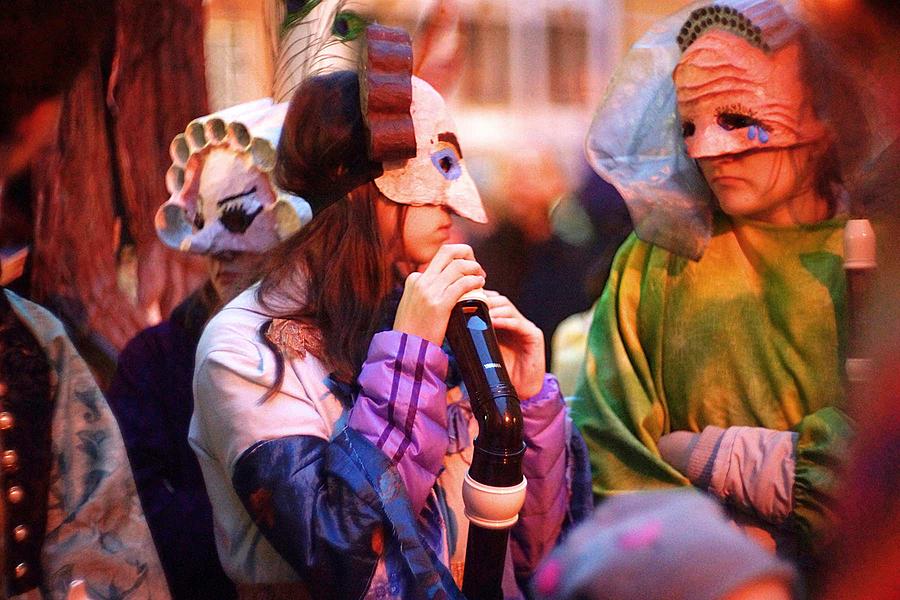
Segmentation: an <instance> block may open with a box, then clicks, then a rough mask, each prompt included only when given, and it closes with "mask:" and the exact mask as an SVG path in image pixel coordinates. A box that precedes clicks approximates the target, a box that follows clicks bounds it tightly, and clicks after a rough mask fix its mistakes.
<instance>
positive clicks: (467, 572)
mask: <svg viewBox="0 0 900 600" xmlns="http://www.w3.org/2000/svg"><path fill="white" fill-rule="evenodd" d="M485 300H486V297H485V296H484V293H483V292H482V291H481V290H476V291H475V292H470V293H469V294H466V295H465V296H463V297H462V299H461V300H460V301H459V302H457V304H456V306H455V307H454V308H453V311H452V312H451V314H450V322H449V324H448V326H447V339H448V340H449V342H450V347H451V348H452V350H453V353H454V354H455V356H456V361H457V363H458V365H459V370H460V373H461V375H462V379H463V383H465V386H466V391H467V392H468V395H469V402H470V404H471V406H472V412H473V413H474V414H475V418H476V419H477V421H478V437H476V438H475V450H474V456H473V458H472V465H471V466H470V467H469V472H468V473H467V474H466V477H465V481H464V483H463V502H464V503H465V511H466V517H467V518H468V519H469V537H468V542H467V544H466V563H465V568H464V571H463V589H462V591H463V594H464V595H465V596H466V598H468V600H500V599H502V597H503V596H502V590H501V582H502V580H503V567H504V564H505V562H506V547H507V542H508V540H509V530H510V528H511V527H512V526H513V525H515V523H516V521H517V520H518V518H519V510H520V509H521V508H522V504H523V503H524V502H525V485H526V483H527V482H526V481H525V477H524V476H523V475H522V457H523V456H524V454H525V442H524V440H523V434H522V411H521V409H520V408H519V398H518V396H516V391H515V389H514V388H513V386H512V383H511V382H510V379H509V374H508V373H507V372H506V367H505V366H504V364H503V357H502V356H501V354H500V347H499V345H498V344H497V337H496V335H495V334H494V329H493V327H492V326H491V318H490V316H489V315H488V307H487V304H486V302H485Z"/></svg>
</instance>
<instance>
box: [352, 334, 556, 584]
mask: <svg viewBox="0 0 900 600" xmlns="http://www.w3.org/2000/svg"><path fill="white" fill-rule="evenodd" d="M447 369H448V358H447V355H446V354H445V353H444V351H443V350H442V349H441V348H439V347H437V346H435V345H434V344H432V343H431V342H428V341H427V340H424V339H421V338H418V337H416V336H414V335H409V334H406V333H400V332H397V331H385V332H381V333H378V334H376V335H375V337H374V338H373V340H372V344H371V345H370V346H369V355H368V357H367V360H366V362H365V364H364V365H363V368H362V370H361V373H360V376H359V384H360V387H361V392H360V394H359V396H358V398H357V400H356V403H355V404H354V406H353V408H352V409H351V411H350V420H349V424H350V427H352V428H353V429H355V430H356V431H358V432H360V433H361V434H363V436H364V437H366V438H367V439H368V440H369V441H371V442H372V443H373V444H375V445H376V446H377V447H378V448H380V449H381V450H382V452H384V453H385V454H386V455H387V456H388V457H389V458H390V459H391V460H392V461H393V462H394V463H395V464H396V465H397V469H398V470H399V472H400V475H401V477H402V478H403V481H404V483H405V484H406V490H407V493H408V495H409V498H410V501H411V503H412V507H413V511H414V512H415V513H417V514H418V513H419V512H420V511H422V509H423V508H424V507H425V505H426V500H427V499H428V497H429V494H430V493H431V490H432V488H433V487H434V485H435V483H436V482H437V480H438V476H439V475H440V474H441V472H442V471H443V470H444V468H445V457H446V455H447V454H449V453H453V452H454V451H458V452H464V451H466V450H467V451H468V452H467V454H469V461H468V462H470V461H471V458H470V456H471V455H470V453H471V444H470V443H468V442H469V440H470V436H466V437H468V439H466V440H464V441H465V442H466V443H464V444H459V443H456V444H454V443H453V440H451V428H452V429H454V432H459V431H460V429H461V428H460V427H459V426H458V423H454V424H453V425H456V426H455V427H451V423H450V419H451V418H452V419H453V420H455V421H457V422H459V421H464V424H465V428H464V430H463V431H464V432H463V433H457V435H456V437H457V438H459V437H463V436H465V433H467V432H468V431H467V430H468V429H469V425H470V423H469V422H470V421H472V420H473V418H472V417H471V412H470V411H469V410H467V409H468V401H467V400H459V401H458V402H456V403H453V402H449V403H448V389H447V385H446V384H445V383H444V380H445V379H446V377H447ZM460 405H464V407H465V408H464V409H463V410H460V408H462V407H461V406H460ZM521 406H522V413H523V416H524V434H525V443H526V451H525V458H524V461H523V472H524V475H525V477H526V479H527V480H528V487H527V492H526V497H525V505H524V506H523V508H522V510H521V512H520V514H519V522H518V523H517V524H516V526H515V527H514V530H513V535H512V538H511V542H512V543H511V550H512V557H513V563H514V566H515V571H516V574H517V575H519V576H520V578H521V577H527V576H528V575H530V573H531V572H533V570H534V569H535V567H537V564H538V563H539V562H540V560H541V559H542V558H543V557H544V556H545V555H546V554H547V553H548V552H549V551H550V549H551V548H552V547H553V544H554V542H555V541H556V539H557V537H558V536H559V533H560V530H561V528H562V523H563V520H564V518H565V515H566V507H567V504H568V500H569V485H568V480H567V477H568V473H567V464H568V463H567V451H566V450H567V440H568V435H567V415H566V411H565V403H564V402H563V399H562V395H561V394H560V392H559V385H558V384H557V382H556V378H555V377H553V376H552V375H546V376H545V378H544V385H543V387H542V388H541V390H540V392H538V394H537V395H535V396H533V397H531V398H527V399H524V400H523V401H522V403H521ZM454 417H455V418H454ZM435 440H448V444H447V445H442V444H439V443H435ZM463 445H464V446H465V447H464V448H461V447H460V446H463Z"/></svg>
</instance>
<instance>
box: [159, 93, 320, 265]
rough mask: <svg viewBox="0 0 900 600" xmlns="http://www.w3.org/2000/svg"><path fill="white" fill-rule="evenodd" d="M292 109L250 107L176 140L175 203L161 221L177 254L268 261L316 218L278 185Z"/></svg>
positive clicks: (170, 178) (263, 104)
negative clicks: (278, 159)
mask: <svg viewBox="0 0 900 600" xmlns="http://www.w3.org/2000/svg"><path fill="white" fill-rule="evenodd" d="M286 109H287V105H286V104H277V105H273V104H272V101H271V99H268V98H267V99H264V100H259V101H255V102H251V103H247V104H242V105H239V106H236V107H233V108H231V109H226V110H225V111H222V112H220V113H217V114H214V115H210V116H208V117H201V118H200V119H197V120H195V121H192V122H191V123H190V124H189V125H188V126H187V129H186V130H185V132H184V133H183V134H180V135H178V136H176V137H175V139H174V140H173V141H172V144H171V147H170V151H171V155H172V160H173V164H172V167H171V168H170V169H169V172H168V174H167V176H166V184H167V186H168V188H169V191H170V192H171V194H172V196H171V197H170V198H169V200H168V202H166V203H165V204H163V205H162V206H161V207H160V208H159V210H158V211H157V213H156V232H157V235H158V236H159V238H160V239H161V240H162V241H163V242H164V243H165V244H166V245H167V246H169V247H171V248H174V249H176V250H182V251H186V252H193V253H198V254H216V253H219V252H225V251H233V252H253V253H262V252H265V251H266V250H268V249H270V248H272V247H273V246H275V245H276V244H277V243H278V242H280V241H281V240H283V239H285V238H287V237H288V236H290V235H292V234H293V233H294V232H296V231H297V230H299V229H300V227H301V226H302V225H304V224H305V223H307V222H309V220H310V219H311V218H312V211H311V209H310V207H309V204H307V202H306V201H305V200H303V199H302V198H299V197H297V196H294V195H292V194H289V193H287V192H285V191H283V190H280V189H278V188H277V187H276V186H275V185H274V183H273V181H272V178H271V171H272V168H273V167H274V166H275V146H276V144H277V143H278V138H279V137H280V135H281V128H282V124H283V123H284V115H285V112H286Z"/></svg>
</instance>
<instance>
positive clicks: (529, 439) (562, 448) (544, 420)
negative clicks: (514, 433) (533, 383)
mask: <svg viewBox="0 0 900 600" xmlns="http://www.w3.org/2000/svg"><path fill="white" fill-rule="evenodd" d="M521 406H522V415H523V417H524V422H525V445H526V449H525V459H524V461H523V465H522V471H523V473H524V475H525V477H526V478H527V479H528V487H527V488H526V495H525V504H524V506H523V507H522V510H521V511H520V512H519V522H518V523H517V524H516V526H515V527H514V528H513V531H512V542H513V543H512V556H513V563H514V564H515V567H516V576H517V577H518V578H522V577H527V576H529V575H530V574H531V573H532V572H533V571H534V569H535V568H537V565H538V563H540V561H541V559H543V558H544V557H545V556H546V555H547V554H548V553H549V552H550V550H551V549H552V548H553V546H554V544H555V543H556V539H557V538H558V537H559V533H560V530H561V528H562V523H563V519H564V518H565V515H566V506H567V503H568V499H569V485H568V481H567V464H568V462H567V454H566V453H567V443H566V442H567V440H568V435H567V433H568V431H570V429H571V425H570V421H569V417H568V415H567V413H566V407H565V403H564V402H563V398H562V394H561V393H560V391H559V383H558V382H557V381H556V377H554V376H553V375H550V374H547V375H545V376H544V385H543V387H542V388H541V391H540V392H538V393H537V395H535V396H533V397H531V398H527V399H525V400H524V401H522V404H521Z"/></svg>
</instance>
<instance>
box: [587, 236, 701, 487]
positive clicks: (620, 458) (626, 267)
mask: <svg viewBox="0 0 900 600" xmlns="http://www.w3.org/2000/svg"><path fill="white" fill-rule="evenodd" d="M649 259H650V248H649V247H648V246H647V245H646V244H644V243H643V242H640V241H639V240H638V239H637V238H636V237H635V236H634V235H633V234H632V235H631V237H629V238H628V239H627V240H626V241H625V243H624V244H623V245H622V247H621V248H620V249H619V252H618V254H617V255H616V258H615V261H614V262H613V266H612V271H611V273H610V278H609V281H608V282H607V285H606V289H605V290H604V292H603V295H602V296H601V297H600V300H599V301H598V303H597V306H596V308H595V311H594V319H593V323H592V324H591V330H590V333H589V334H588V348H587V354H586V358H585V367H584V371H583V373H582V376H581V379H580V382H579V385H578V388H577V391H576V394H575V396H574V397H573V398H571V399H570V404H571V411H572V418H573V420H574V422H575V424H576V425H577V426H578V427H579V428H580V430H581V432H582V435H583V436H584V439H585V441H586V442H587V446H588V449H589V451H590V458H591V471H592V475H593V490H594V494H595V496H598V497H600V498H603V497H606V496H607V495H609V494H611V493H615V492H617V491H626V490H638V489H649V488H664V487H676V486H687V485H690V483H689V481H688V480H687V478H685V477H684V476H683V475H682V474H681V473H679V472H678V471H676V470H675V469H674V468H673V467H672V466H670V465H669V464H667V463H666V462H665V461H663V460H662V458H661V457H660V455H659V452H658V450H657V447H656V442H657V440H658V439H659V438H660V436H661V435H663V434H664V433H666V432H667V431H668V410H667V407H666V404H665V399H664V398H663V397H662V396H661V393H660V392H659V390H661V389H662V387H661V386H660V385H659V384H658V383H659V382H657V381H654V376H653V370H652V369H651V366H650V357H649V356H648V354H647V352H646V351H645V349H644V348H643V347H642V346H641V341H640V338H639V335H638V330H639V326H638V319H639V315H638V308H639V304H640V299H641V293H642V287H643V274H644V273H645V269H646V268H647V263H648V261H649ZM641 325H642V327H643V326H645V325H647V324H643V323H642V324H641Z"/></svg>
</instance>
